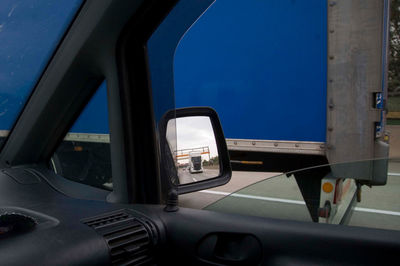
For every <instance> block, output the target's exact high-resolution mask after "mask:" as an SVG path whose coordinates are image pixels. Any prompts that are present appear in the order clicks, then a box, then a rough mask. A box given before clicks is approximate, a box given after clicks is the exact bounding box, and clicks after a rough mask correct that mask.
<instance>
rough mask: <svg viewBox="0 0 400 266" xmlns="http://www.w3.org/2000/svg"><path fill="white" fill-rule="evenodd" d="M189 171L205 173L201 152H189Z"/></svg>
mask: <svg viewBox="0 0 400 266" xmlns="http://www.w3.org/2000/svg"><path fill="white" fill-rule="evenodd" d="M189 171H190V173H191V174H193V173H203V160H202V159H201V152H190V153H189Z"/></svg>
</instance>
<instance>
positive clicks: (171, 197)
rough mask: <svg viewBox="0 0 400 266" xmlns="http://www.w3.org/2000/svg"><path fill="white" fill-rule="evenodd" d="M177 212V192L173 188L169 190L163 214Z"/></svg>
mask: <svg viewBox="0 0 400 266" xmlns="http://www.w3.org/2000/svg"><path fill="white" fill-rule="evenodd" d="M178 210H179V207H178V191H176V189H175V188H171V189H170V191H169V192H168V196H167V206H165V208H164V211H165V212H176V211H178Z"/></svg>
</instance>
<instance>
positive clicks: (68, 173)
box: [50, 81, 112, 190]
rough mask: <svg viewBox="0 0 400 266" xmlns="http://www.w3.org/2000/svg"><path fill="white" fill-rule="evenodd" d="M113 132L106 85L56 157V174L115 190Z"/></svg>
mask: <svg viewBox="0 0 400 266" xmlns="http://www.w3.org/2000/svg"><path fill="white" fill-rule="evenodd" d="M109 131H110V130H109V123H108V108H107V86H106V82H105V81H104V82H103V83H102V84H101V85H100V87H99V88H98V89H97V92H96V93H95V94H94V95H93V97H92V99H91V100H90V102H89V103H88V104H87V106H86V107H85V109H84V110H83V111H82V113H81V114H80V116H79V117H78V119H77V120H76V121H75V123H74V124H73V126H72V127H71V129H70V130H69V132H68V133H67V135H66V136H65V138H64V140H63V141H62V142H61V144H60V145H59V147H58V148H57V150H56V152H55V153H54V154H53V156H52V158H51V161H50V165H51V168H52V169H53V171H54V172H55V173H57V174H59V175H60V176H62V177H65V178H67V179H69V180H72V181H76V182H79V183H83V184H87V185H90V186H95V187H99V188H103V189H108V190H111V189H112V176H111V156H110V133H109Z"/></svg>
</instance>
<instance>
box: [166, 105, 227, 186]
mask: <svg viewBox="0 0 400 266" xmlns="http://www.w3.org/2000/svg"><path fill="white" fill-rule="evenodd" d="M159 134H160V135H159V138H160V150H161V160H160V161H161V169H160V170H161V178H162V184H163V187H164V189H163V191H164V192H166V191H169V190H170V189H172V188H175V189H176V190H177V192H178V194H185V193H190V192H194V191H199V190H203V189H208V188H212V187H217V186H221V185H224V184H226V183H228V182H229V180H230V178H231V176H232V170H231V165H230V160H229V153H228V148H227V145H226V141H225V137H224V133H223V130H222V126H221V123H220V121H219V118H218V115H217V112H216V111H215V110H214V109H212V108H209V107H190V108H181V109H176V110H171V111H169V112H167V113H166V114H165V115H164V117H163V118H162V119H161V120H160V123H159ZM165 187H166V189H165Z"/></svg>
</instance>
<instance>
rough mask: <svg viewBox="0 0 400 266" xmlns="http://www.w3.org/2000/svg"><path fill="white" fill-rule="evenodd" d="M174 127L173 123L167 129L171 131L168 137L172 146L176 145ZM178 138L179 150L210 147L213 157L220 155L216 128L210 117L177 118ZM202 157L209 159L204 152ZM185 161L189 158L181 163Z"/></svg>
mask: <svg viewBox="0 0 400 266" xmlns="http://www.w3.org/2000/svg"><path fill="white" fill-rule="evenodd" d="M172 128H173V123H171V124H170V125H168V128H167V131H169V132H167V139H168V141H170V147H171V148H172V147H173V146H174V145H175V143H174V137H175V132H174V130H173V129H172ZM176 139H177V143H176V145H177V150H183V149H196V148H200V147H208V148H209V150H210V157H211V158H212V157H214V156H217V155H218V151H217V144H216V142H215V137H214V130H213V128H212V125H211V121H210V118H209V117H206V116H191V117H181V118H177V119H176ZM171 144H172V145H171ZM202 158H203V160H208V154H204V155H203V156H202ZM185 161H186V162H187V160H182V161H181V163H184V162H185Z"/></svg>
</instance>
